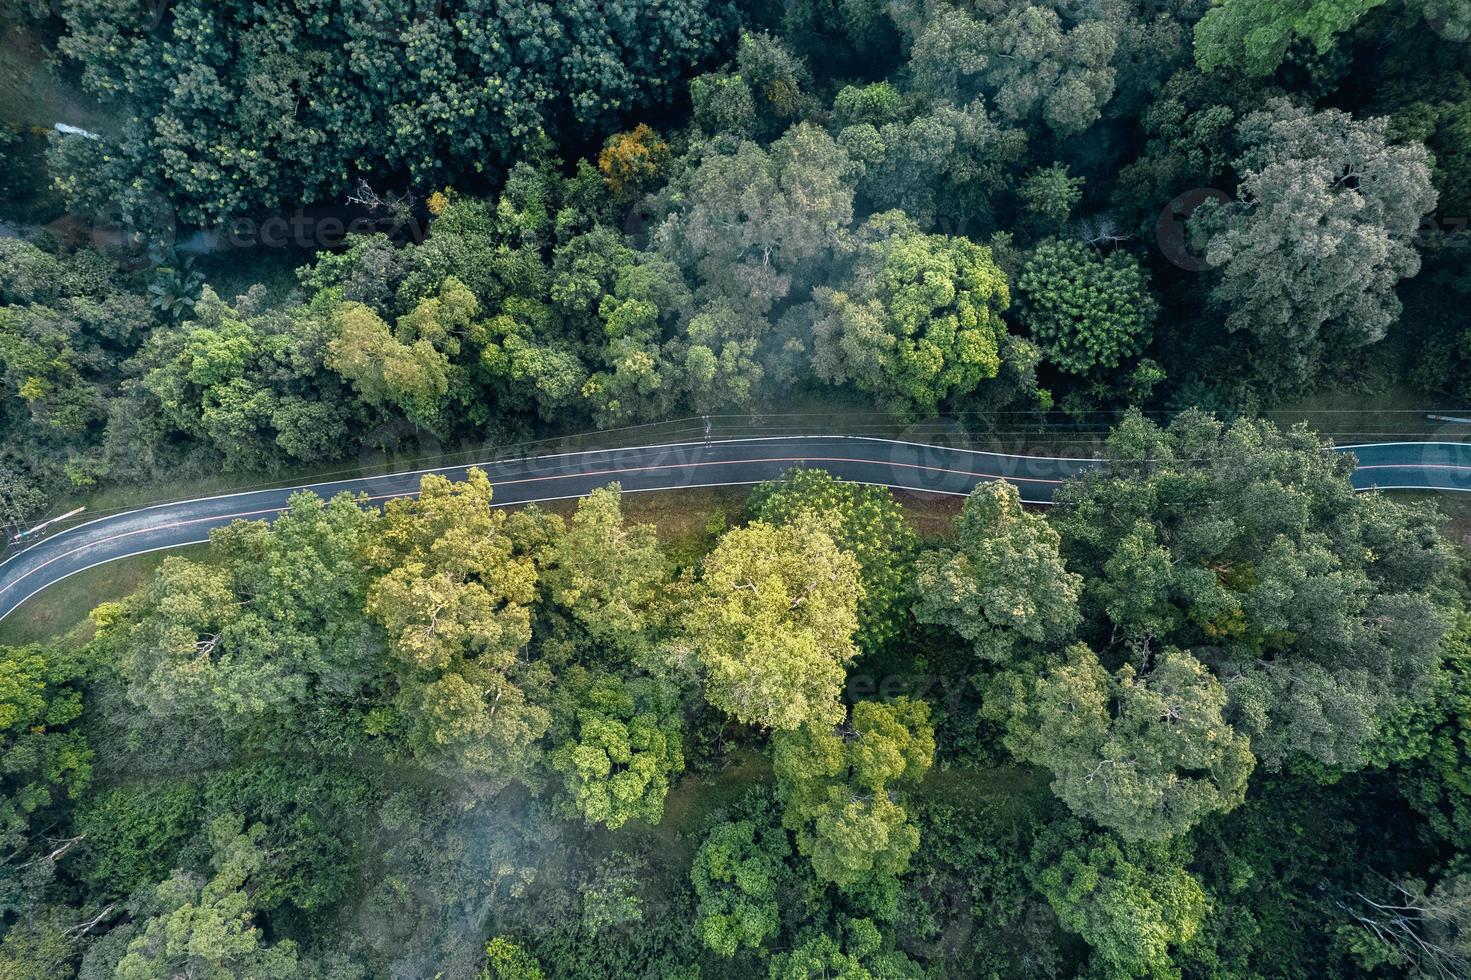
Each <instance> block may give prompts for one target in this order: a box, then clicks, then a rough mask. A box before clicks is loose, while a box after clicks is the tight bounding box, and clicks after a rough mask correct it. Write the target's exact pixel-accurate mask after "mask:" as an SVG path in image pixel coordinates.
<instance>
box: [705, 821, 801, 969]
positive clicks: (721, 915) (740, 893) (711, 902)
mask: <svg viewBox="0 0 1471 980" xmlns="http://www.w3.org/2000/svg"><path fill="white" fill-rule="evenodd" d="M790 854H791V845H790V844H789V843H788V842H787V835H786V832H785V831H784V830H782V829H781V828H780V827H778V826H775V825H772V824H761V823H759V822H758V821H756V820H754V819H744V820H732V821H727V822H725V823H721V824H717V825H716V826H715V827H714V828H713V829H712V830H711V831H710V833H709V834H707V835H706V837H705V840H704V842H703V843H701V844H700V849H699V850H698V851H696V852H695V860H694V864H693V865H692V866H691V867H690V877H691V878H692V879H693V880H694V884H695V893H696V894H697V895H698V896H699V898H700V905H699V912H698V918H697V920H696V922H695V932H696V933H697V934H698V935H699V937H700V940H701V942H703V943H704V945H705V946H706V947H707V948H708V949H711V950H714V951H715V952H716V953H719V954H720V955H721V956H734V955H735V954H736V952H737V951H738V950H741V949H754V948H756V947H758V946H760V945H761V944H762V943H763V942H765V941H766V940H767V939H769V938H771V937H772V936H775V935H776V933H777V929H778V927H779V926H780V922H781V908H780V906H779V904H778V902H777V887H778V885H779V883H780V882H781V880H782V879H783V877H784V876H785V875H786V873H787V869H786V864H785V862H786V859H787V857H788V856H789V855H790Z"/></svg>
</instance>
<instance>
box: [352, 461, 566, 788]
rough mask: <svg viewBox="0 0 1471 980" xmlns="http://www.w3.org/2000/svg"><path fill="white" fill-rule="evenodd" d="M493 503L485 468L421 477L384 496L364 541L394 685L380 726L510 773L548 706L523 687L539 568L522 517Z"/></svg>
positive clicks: (424, 748)
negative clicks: (376, 523)
mask: <svg viewBox="0 0 1471 980" xmlns="http://www.w3.org/2000/svg"><path fill="white" fill-rule="evenodd" d="M490 501H491V487H490V481H489V480H487V479H486V477H485V474H484V473H483V472H482V471H479V470H471V471H470V474H469V476H468V477H467V478H466V480H465V481H464V482H462V483H452V482H450V481H449V480H447V479H445V478H444V477H442V476H438V475H435V474H429V475H426V476H425V477H424V478H423V480H422V481H421V484H420V489H419V495H418V497H417V498H412V499H398V500H391V501H389V502H388V504H387V506H386V507H385V508H384V515H383V521H382V524H381V526H380V529H379V531H378V534H377V535H376V536H375V537H376V540H374V541H373V542H372V543H371V545H370V546H369V556H370V560H371V561H372V564H373V565H374V566H375V567H376V569H377V570H378V571H377V574H376V576H375V578H374V579H373V581H372V583H371V585H370V586H369V587H368V595H367V611H368V613H369V614H370V615H371V616H372V617H373V618H374V619H375V620H376V621H377V622H379V623H381V624H382V626H383V628H384V630H385V631H386V632H387V635H388V650H389V654H390V655H391V657H392V658H393V661H394V663H395V665H396V671H395V672H396V674H397V677H398V687H399V690H398V695H397V698H396V700H395V702H394V704H393V705H392V707H391V708H388V707H387V706H385V710H384V711H383V712H382V713H381V714H380V715H379V716H378V717H377V718H376V719H375V724H376V725H377V726H378V727H380V728H381V729H382V730H383V731H385V732H402V733H403V734H404V735H406V736H407V739H408V742H409V744H410V746H411V747H412V748H413V749H414V751H415V752H416V753H418V754H420V755H422V756H424V757H426V758H427V759H429V760H431V761H435V760H437V761H439V762H441V763H443V764H444V765H446V766H448V767H450V768H460V767H463V768H465V769H468V770H470V771H472V772H481V773H485V774H506V773H510V772H514V771H516V770H517V769H518V768H519V767H520V766H522V765H524V764H525V763H526V761H527V757H528V750H529V747H530V744H531V743H532V742H533V741H534V740H535V739H536V738H538V737H539V736H540V735H541V734H542V733H543V732H544V731H545V730H546V726H547V723H548V716H547V711H546V709H545V708H544V707H542V706H541V705H540V704H538V703H536V701H535V699H534V698H533V697H530V696H528V693H527V691H526V689H525V687H524V685H525V684H526V682H527V676H528V674H531V675H532V676H533V677H534V670H533V668H532V666H531V665H528V664H526V663H525V658H524V653H525V648H526V645H527V643H529V642H530V639H531V605H532V604H533V603H534V602H535V600H536V583H537V570H536V566H535V563H534V562H533V559H532V557H531V556H530V555H529V554H528V553H527V549H526V547H525V545H526V539H525V537H524V535H523V534H522V533H518V532H521V531H522V529H523V525H522V524H521V522H520V521H519V520H515V519H508V518H507V516H506V513H505V512H504V511H501V510H494V509H492V508H491V506H490ZM536 683H539V682H536Z"/></svg>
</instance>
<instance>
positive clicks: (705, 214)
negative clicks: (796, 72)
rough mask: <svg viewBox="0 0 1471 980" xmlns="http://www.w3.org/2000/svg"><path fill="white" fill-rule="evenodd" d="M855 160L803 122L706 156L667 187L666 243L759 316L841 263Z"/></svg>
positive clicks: (676, 256)
mask: <svg viewBox="0 0 1471 980" xmlns="http://www.w3.org/2000/svg"><path fill="white" fill-rule="evenodd" d="M851 176H852V162H851V161H850V160H849V159H848V154H847V153H846V152H845V151H844V150H843V148H842V147H841V146H839V145H838V144H837V142H836V141H834V140H833V138H832V137H831V136H829V135H828V134H827V132H826V131H824V130H822V129H819V128H818V127H816V126H814V125H811V124H810V123H801V124H799V125H797V126H794V127H792V128H791V129H790V130H788V131H787V132H786V134H785V135H783V136H782V137H781V138H780V139H778V140H777V141H776V142H775V143H772V144H771V147H770V148H769V149H762V148H761V147H760V146H759V145H757V144H756V143H753V142H750V141H742V142H741V143H739V144H738V145H737V146H736V147H735V149H734V152H732V153H720V152H716V151H714V150H712V151H710V152H707V153H705V154H703V155H702V156H700V157H699V159H698V161H697V165H695V166H693V167H691V169H690V171H689V173H688V176H687V177H686V178H685V179H683V180H681V181H677V182H676V183H675V184H673V185H671V187H670V188H669V189H668V190H666V192H665V194H666V196H667V198H668V200H669V202H670V208H669V210H670V212H671V213H670V214H669V217H668V218H667V219H666V220H665V222H664V223H663V225H662V226H661V227H660V229H659V231H658V236H657V237H658V240H659V241H660V243H661V248H662V249H663V250H664V251H665V252H666V254H668V255H669V256H670V257H672V258H674V259H676V260H678V261H680V262H681V263H682V264H684V265H687V266H691V267H694V268H696V269H697V270H698V272H699V274H700V276H701V278H702V279H703V280H704V281H705V282H706V284H707V286H708V287H709V288H712V289H716V290H719V292H720V293H721V294H722V295H724V296H725V297H726V299H728V300H729V301H731V302H732V303H739V304H740V305H741V306H742V307H744V308H747V309H749V310H751V311H752V313H754V314H756V315H764V314H765V313H767V312H768V311H769V310H770V309H771V306H772V304H774V303H776V302H778V301H780V300H782V299H784V298H785V297H786V296H787V295H788V293H790V292H791V291H792V289H793V287H794V284H799V285H805V284H807V283H810V282H812V281H815V279H816V278H817V275H818V274H819V273H820V272H822V271H823V269H824V267H825V266H826V265H827V264H829V263H830V262H831V261H832V258H833V255H834V253H835V251H836V250H837V249H838V248H839V247H840V246H841V245H842V243H843V241H844V239H845V237H846V233H847V231H848V226H849V224H850V223H851V222H852V220H853V186H852V183H851Z"/></svg>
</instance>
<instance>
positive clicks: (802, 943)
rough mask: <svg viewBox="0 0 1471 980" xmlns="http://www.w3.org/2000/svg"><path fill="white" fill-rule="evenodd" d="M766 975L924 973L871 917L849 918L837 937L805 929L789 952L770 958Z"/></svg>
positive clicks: (858, 978) (881, 978) (794, 979)
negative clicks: (895, 945) (894, 944)
mask: <svg viewBox="0 0 1471 980" xmlns="http://www.w3.org/2000/svg"><path fill="white" fill-rule="evenodd" d="M766 975H767V977H768V978H769V980H812V978H818V977H843V978H845V980H920V978H921V977H923V976H924V975H925V973H924V970H922V969H921V968H920V966H919V964H917V963H915V962H914V961H913V960H911V959H910V958H909V957H908V956H905V955H904V954H903V953H902V952H900V951H899V950H896V949H893V948H891V944H890V943H886V941H885V936H884V935H883V933H882V932H880V931H879V927H878V926H877V925H875V924H874V922H873V921H872V920H871V919H847V920H846V921H845V922H843V923H842V929H841V932H840V934H839V935H838V936H831V935H828V934H826V933H823V932H819V931H817V930H811V929H809V930H804V931H803V933H802V934H801V935H800V936H799V937H798V941H797V943H796V944H795V945H794V946H793V947H792V949H791V950H790V951H789V952H782V953H777V954H776V955H775V956H773V957H772V958H771V964H770V966H769V967H768V970H767V974H766Z"/></svg>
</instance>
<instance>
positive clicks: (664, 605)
mask: <svg viewBox="0 0 1471 980" xmlns="http://www.w3.org/2000/svg"><path fill="white" fill-rule="evenodd" d="M620 490H621V487H620V486H619V485H618V484H617V483H612V484H609V485H608V486H606V487H603V488H601V489H598V490H594V491H593V492H592V493H591V494H589V495H588V496H586V497H583V498H582V499H581V500H579V501H578V502H577V512H576V513H575V514H573V516H572V519H571V521H570V522H569V524H568V527H567V531H566V533H565V534H562V535H560V536H559V537H558V538H557V539H556V541H555V542H554V543H553V545H552V547H551V549H550V550H549V553H548V555H547V557H546V564H547V568H546V571H545V573H544V581H545V584H544V591H545V594H546V596H547V597H549V598H550V599H551V600H552V601H553V602H555V603H557V604H558V605H559V606H561V607H562V608H563V609H565V610H566V611H567V613H568V615H570V616H571V617H572V618H573V619H575V620H577V622H578V623H580V624H581V625H582V626H583V628H584V629H586V630H587V632H588V634H589V635H590V636H591V637H592V638H593V640H595V641H596V642H598V643H599V644H604V645H607V646H610V647H612V648H613V649H614V650H617V651H619V652H620V653H623V654H625V655H628V654H638V653H640V652H642V651H645V650H647V649H649V648H650V646H651V644H652V643H653V641H654V640H655V639H656V638H657V637H658V636H659V634H660V631H661V629H662V628H663V627H664V626H665V625H666V621H667V618H668V616H669V614H670V609H669V605H668V597H669V588H670V584H671V580H672V577H673V566H672V565H671V563H670V561H669V559H668V558H667V557H666V556H665V555H664V551H663V549H662V548H661V547H660V545H659V537H658V534H657V532H656V531H655V529H654V527H653V525H651V524H635V525H629V524H627V523H626V522H625V521H624V518H623V510H622V506H621V504H620V500H619V492H620Z"/></svg>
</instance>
